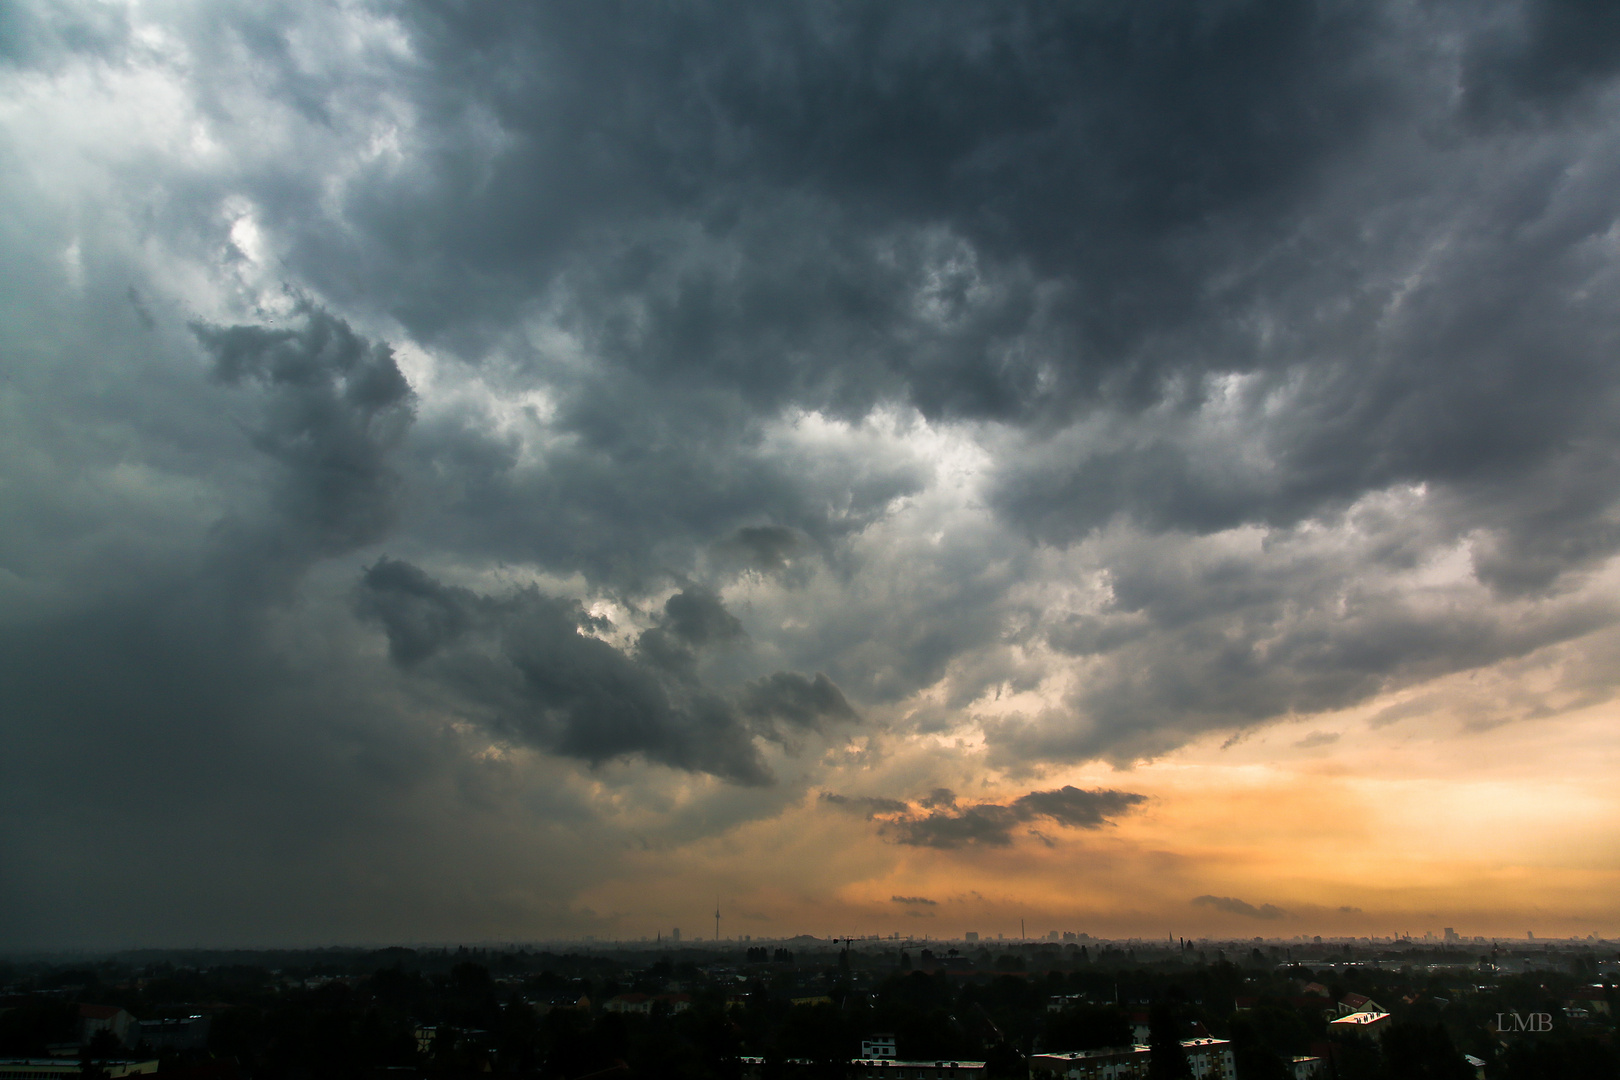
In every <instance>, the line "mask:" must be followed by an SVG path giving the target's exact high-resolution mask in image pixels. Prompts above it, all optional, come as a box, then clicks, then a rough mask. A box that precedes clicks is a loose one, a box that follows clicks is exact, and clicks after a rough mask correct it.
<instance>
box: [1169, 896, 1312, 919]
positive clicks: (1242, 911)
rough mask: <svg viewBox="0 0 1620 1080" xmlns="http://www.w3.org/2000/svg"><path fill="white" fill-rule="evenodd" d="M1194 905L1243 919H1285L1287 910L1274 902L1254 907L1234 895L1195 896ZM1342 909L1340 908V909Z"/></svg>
mask: <svg viewBox="0 0 1620 1080" xmlns="http://www.w3.org/2000/svg"><path fill="white" fill-rule="evenodd" d="M1192 904H1193V906H1194V907H1207V908H1214V909H1215V910H1216V911H1224V912H1226V914H1228V915H1241V916H1243V917H1244V918H1245V919H1265V920H1270V919H1286V918H1287V917H1288V912H1286V911H1284V910H1283V909H1282V908H1280V907H1277V906H1276V905H1274V904H1261V905H1260V906H1259V907H1255V906H1254V905H1253V904H1251V903H1249V902H1248V901H1246V900H1239V899H1238V898H1237V897H1235V896H1208V895H1205V896H1195V897H1193V899H1192ZM1341 910H1342V909H1341Z"/></svg>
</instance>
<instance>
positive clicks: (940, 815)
mask: <svg viewBox="0 0 1620 1080" xmlns="http://www.w3.org/2000/svg"><path fill="white" fill-rule="evenodd" d="M821 801H822V802H823V803H824V804H826V805H828V806H832V807H835V808H837V809H839V810H844V811H847V812H851V813H858V814H862V815H864V816H865V817H866V819H867V820H868V821H876V822H878V823H879V825H878V834H879V835H881V836H885V837H889V838H891V839H892V840H893V841H894V842H895V843H897V844H906V845H909V846H912V847H930V848H966V847H1009V846H1011V844H1012V842H1013V839H1014V833H1016V832H1017V831H1019V830H1020V828H1023V827H1027V826H1029V825H1031V824H1033V823H1035V822H1038V821H1049V822H1051V823H1053V824H1055V825H1059V826H1061V827H1063V828H1070V829H1099V828H1102V827H1103V826H1104V825H1108V824H1112V819H1114V818H1116V817H1119V816H1121V815H1123V814H1127V813H1129V812H1130V811H1131V810H1133V809H1135V808H1136V807H1138V806H1140V805H1141V804H1143V803H1145V802H1147V796H1145V795H1137V794H1135V793H1134V792H1129V791H1112V790H1107V789H1097V790H1094V791H1085V790H1082V789H1080V788H1076V787H1067V786H1065V787H1061V788H1055V789H1053V790H1051V791H1032V792H1030V793H1029V794H1028V795H1022V796H1020V797H1018V798H1016V799H1014V800H1013V801H1012V802H1010V803H967V804H961V803H958V802H957V799H956V794H955V793H954V792H952V791H950V790H949V789H948V788H939V789H937V790H935V791H934V792H932V793H931V794H929V795H928V796H926V797H925V798H922V799H920V800H918V801H917V802H916V803H915V804H913V803H907V802H901V801H899V800H897V799H883V798H873V797H864V796H849V795H838V794H835V793H832V792H823V793H822V794H821ZM894 900H895V902H897V903H913V902H919V901H918V900H917V898H912V899H909V900H908V899H906V898H903V897H898V896H897V897H895V898H894ZM926 902H929V903H931V902H932V901H926Z"/></svg>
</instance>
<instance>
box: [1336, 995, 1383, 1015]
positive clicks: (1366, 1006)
mask: <svg viewBox="0 0 1620 1080" xmlns="http://www.w3.org/2000/svg"><path fill="white" fill-rule="evenodd" d="M1358 1012H1381V1013H1387V1012H1389V1010H1388V1009H1386V1008H1384V1007H1383V1006H1382V1005H1380V1004H1378V1002H1376V1001H1374V1000H1373V999H1372V998H1370V997H1368V996H1367V995H1366V994H1346V995H1344V997H1342V998H1340V999H1339V1015H1340V1016H1349V1015H1350V1014H1351V1013H1358Z"/></svg>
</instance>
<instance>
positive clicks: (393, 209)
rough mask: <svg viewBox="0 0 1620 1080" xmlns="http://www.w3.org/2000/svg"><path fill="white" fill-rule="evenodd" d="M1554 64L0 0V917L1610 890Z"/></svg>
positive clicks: (209, 940)
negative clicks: (1, 283)
mask: <svg viewBox="0 0 1620 1080" xmlns="http://www.w3.org/2000/svg"><path fill="white" fill-rule="evenodd" d="M1617 117H1620V7H1616V6H1615V5H1613V4H1612V3H1609V2H1607V0H1482V2H1477V3H1466V4H1460V3H1445V2H1439V0H1388V2H1368V0H1354V2H1351V0H1317V2H1308V0H1214V2H1211V0H1198V2H1193V0H1156V2H1153V3H1142V2H1139V0H1076V2H1075V3H1070V4H1062V5H1057V4H1047V3H1019V2H998V3H987V4H969V3H955V2H950V0H926V2H908V0H895V2H892V3H882V4H831V3H825V4H824V3H809V2H805V3H789V4H770V5H759V4H750V3H722V2H702V0H694V2H691V3H678V4H675V3H672V4H656V3H614V2H609V0H597V2H589V3H587V2H566V0H559V2H557V3H545V4H510V3H495V2H478V0H460V2H449V0H420V2H405V0H395V2H377V3H370V2H364V0H352V2H349V0H346V2H333V3H326V4H319V5H316V4H305V3H291V2H286V0H266V2H265V3H261V4H254V5H221V4H210V3H186V2H179V0H173V2H170V0H135V2H114V0H105V2H103V0H17V2H14V3H8V4H6V5H4V7H3V8H0V251H3V259H4V265H5V267H6V273H5V281H6V284H5V287H4V288H3V289H0V867H3V868H4V869H3V871H0V947H3V948H7V949H13V950H16V949H35V948H64V947H83V948H102V947H114V946H131V945H194V944H204V945H208V944H218V945H254V944H265V945H270V944H324V943H346V942H347V943H365V942H456V941H468V942H470V941H528V940H537V939H543V938H581V937H584V936H587V935H590V936H595V937H597V938H598V939H614V938H617V939H623V940H636V939H639V938H640V937H642V936H647V937H653V936H656V935H658V934H664V935H665V936H667V935H668V933H669V931H670V930H671V929H673V928H674V927H681V928H683V930H684V931H685V934H686V936H687V937H688V938H690V937H692V936H694V935H699V934H702V935H708V934H712V932H713V925H712V917H713V915H712V913H713V909H714V906H715V903H716V900H717V899H718V902H719V905H720V908H721V911H722V924H721V933H722V935H723V936H726V937H738V936H742V935H749V936H752V937H756V938H761V937H767V938H768V937H782V936H789V935H793V934H799V933H812V934H818V935H829V934H851V933H855V934H869V933H882V934H890V933H900V934H903V935H907V934H909V935H916V936H919V937H920V936H922V935H924V934H926V935H929V936H931V937H949V936H955V935H959V934H961V933H963V932H964V931H969V930H972V931H976V932H979V933H980V934H983V935H986V936H993V935H996V934H1006V935H1008V936H1012V935H1014V934H1016V933H1017V932H1019V928H1020V926H1021V925H1022V926H1024V927H1025V928H1026V929H1027V931H1028V932H1029V933H1031V934H1035V933H1040V934H1045V933H1047V932H1048V931H1050V930H1068V931H1074V932H1077V933H1090V934H1092V935H1093V936H1099V937H1102V936H1111V937H1124V936H1142V937H1149V938H1156V937H1164V936H1166V935H1174V936H1181V937H1200V936H1211V937H1219V936H1230V937H1250V936H1266V937H1281V938H1288V937H1293V936H1296V935H1301V934H1303V935H1356V936H1387V935H1390V934H1398V933H1410V934H1414V935H1422V934H1424V933H1436V934H1438V933H1439V932H1440V931H1441V929H1442V928H1444V927H1454V928H1455V929H1456V930H1457V931H1458V932H1459V933H1461V934H1463V935H1465V936H1473V935H1501V936H1512V937H1519V938H1523V936H1524V935H1525V934H1526V933H1534V934H1536V935H1537V936H1538V937H1551V936H1565V935H1580V936H1583V937H1584V936H1585V935H1587V934H1589V933H1596V934H1598V935H1600V936H1602V935H1620V785H1616V784H1614V783H1613V780H1612V778H1613V777H1614V776H1615V775H1617V774H1620V736H1617V730H1616V723H1615V721H1616V718H1617V712H1620V704H1617V699H1616V694H1617V691H1620V559H1617V555H1620V409H1617V406H1620V365H1617V363H1616V348H1617V345H1620V292H1617V286H1620V119H1617ZM1020 920H1022V923H1021V922H1020Z"/></svg>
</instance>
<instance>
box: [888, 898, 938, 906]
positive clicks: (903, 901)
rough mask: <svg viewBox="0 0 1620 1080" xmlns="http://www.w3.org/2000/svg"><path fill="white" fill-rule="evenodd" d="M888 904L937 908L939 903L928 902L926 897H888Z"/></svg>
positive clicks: (935, 901) (934, 901)
mask: <svg viewBox="0 0 1620 1080" xmlns="http://www.w3.org/2000/svg"><path fill="white" fill-rule="evenodd" d="M889 903H891V904H907V905H921V906H923V907H938V906H939V901H938V900H930V899H928V897H926V896H891V897H889Z"/></svg>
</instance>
